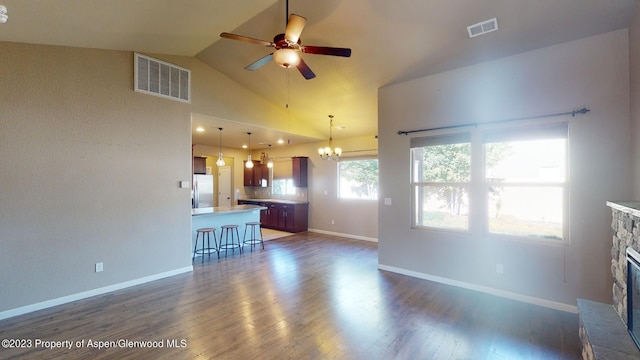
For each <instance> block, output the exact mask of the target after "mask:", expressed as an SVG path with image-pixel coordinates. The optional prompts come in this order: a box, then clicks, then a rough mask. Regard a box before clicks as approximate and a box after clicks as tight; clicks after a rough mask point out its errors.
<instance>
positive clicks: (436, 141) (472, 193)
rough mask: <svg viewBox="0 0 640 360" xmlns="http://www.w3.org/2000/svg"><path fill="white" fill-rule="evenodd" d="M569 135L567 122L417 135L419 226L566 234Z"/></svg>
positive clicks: (551, 237)
mask: <svg viewBox="0 0 640 360" xmlns="http://www.w3.org/2000/svg"><path fill="white" fill-rule="evenodd" d="M567 134H568V127H567V124H566V123H562V124H546V125H539V126H527V127H518V128H509V129H500V130H488V131H481V130H479V129H474V130H473V132H471V133H461V134H453V135H445V136H433V137H425V138H414V139H411V159H412V164H413V166H412V191H413V204H412V215H413V226H414V227H417V228H421V227H424V228H437V229H443V230H458V231H468V232H471V233H474V234H479V233H490V234H494V235H499V236H509V237H517V238H527V239H530V240H543V241H552V242H564V241H566V239H567V236H566V234H565V231H566V226H565V224H564V221H563V220H564V218H565V214H566V213H567V207H568V205H567V204H568V202H567V200H566V194H568V170H567V169H568V164H567V163H568V160H567V159H568V155H567V154H568V150H567V147H568V141H567V137H568V135H567ZM474 163H475V164H481V165H478V166H472V164H474ZM470 224H472V225H470Z"/></svg>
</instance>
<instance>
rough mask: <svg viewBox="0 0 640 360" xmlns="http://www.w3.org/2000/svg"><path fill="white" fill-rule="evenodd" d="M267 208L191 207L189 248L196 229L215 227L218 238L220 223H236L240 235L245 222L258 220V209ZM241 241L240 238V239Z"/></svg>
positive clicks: (218, 237) (192, 244) (192, 243)
mask: <svg viewBox="0 0 640 360" xmlns="http://www.w3.org/2000/svg"><path fill="white" fill-rule="evenodd" d="M266 209H267V208H266V207H264V206H259V205H235V206H220V207H206V208H197V209H191V249H193V247H194V246H195V243H196V230H197V229H200V228H206V227H213V228H216V239H217V240H219V239H220V231H221V230H222V229H221V227H222V225H238V232H239V233H240V236H242V235H243V232H244V227H245V223H247V222H250V221H260V210H266ZM212 240H213V239H212ZM240 241H241V242H242V238H241V239H240Z"/></svg>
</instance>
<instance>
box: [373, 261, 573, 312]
mask: <svg viewBox="0 0 640 360" xmlns="http://www.w3.org/2000/svg"><path fill="white" fill-rule="evenodd" d="M378 269H380V270H385V271H390V272H394V273H398V274H402V275H407V276H411V277H415V278H419V279H424V280H430V281H434V282H438V283H441V284H446V285H451V286H456V287H460V288H464V289H469V290H474V291H478V292H483V293H486V294H490V295H495V296H499V297H502V298H506V299H511V300H516V301H520V302H524V303H529V304H533V305H538V306H543V307H546V308H550V309H555V310H560V311H564V312H569V313H574V314H577V313H578V306H577V305H569V304H564V303H559V302H557V301H551V300H546V299H541V298H537V297H533V296H527V295H521V294H517V293H512V292H509V291H504V290H500V289H494V288H491V287H487V286H481V285H476V284H471V283H466V282H463V281H457V280H452V279H447V278H443V277H439V276H434V275H429V274H424V273H419V272H416V271H411V270H406V269H401V268H397V267H393V266H387V265H382V264H378Z"/></svg>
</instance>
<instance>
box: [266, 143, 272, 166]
mask: <svg viewBox="0 0 640 360" xmlns="http://www.w3.org/2000/svg"><path fill="white" fill-rule="evenodd" d="M270 153H271V144H269V152H268V153H267V167H268V168H269V169H271V168H272V167H273V160H271V156H270V155H271V154H270Z"/></svg>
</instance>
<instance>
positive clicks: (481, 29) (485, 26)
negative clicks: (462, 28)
mask: <svg viewBox="0 0 640 360" xmlns="http://www.w3.org/2000/svg"><path fill="white" fill-rule="evenodd" d="M496 30H498V20H497V19H496V18H493V19H491V20H487V21H483V22H480V23H477V24H474V25H471V26H467V31H468V32H469V37H470V38H474V37H476V36H480V35H484V34H487V33H490V32H493V31H496Z"/></svg>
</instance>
